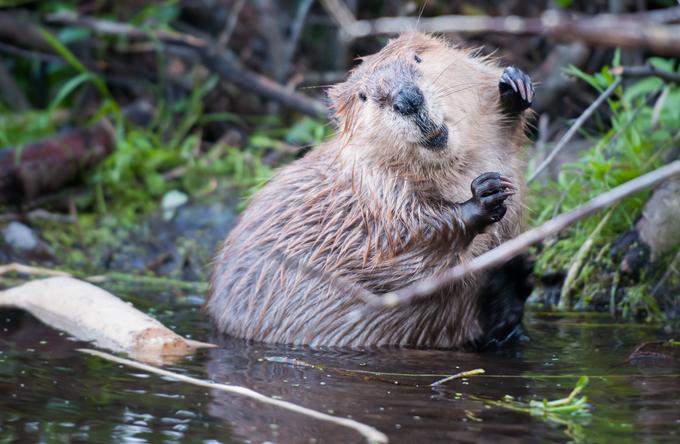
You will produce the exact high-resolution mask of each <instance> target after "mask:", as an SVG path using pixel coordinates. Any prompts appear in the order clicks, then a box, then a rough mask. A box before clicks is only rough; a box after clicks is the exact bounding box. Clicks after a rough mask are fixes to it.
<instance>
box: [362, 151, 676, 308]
mask: <svg viewBox="0 0 680 444" xmlns="http://www.w3.org/2000/svg"><path fill="white" fill-rule="evenodd" d="M677 174H680V160H676V161H674V162H672V163H670V164H668V165H666V166H663V167H661V168H659V169H657V170H655V171H652V172H649V173H647V174H644V175H642V176H640V177H637V178H635V179H633V180H631V181H628V182H626V183H624V184H622V185H619V186H618V187H616V188H613V189H611V190H609V191H607V192H605V193H602V194H600V195H599V196H597V197H595V198H593V199H592V200H590V201H589V202H588V203H586V204H584V205H582V206H580V207H578V208H576V209H575V210H573V211H570V212H568V213H564V214H562V215H560V216H558V217H556V218H554V219H551V220H549V221H547V222H545V223H544V224H543V225H541V226H539V227H536V228H533V229H531V230H529V231H526V232H524V233H522V234H520V235H519V236H517V237H516V238H514V239H511V240H509V241H507V242H505V243H503V244H501V245H499V246H498V247H496V248H494V249H493V250H490V251H487V252H486V253H484V254H481V255H479V256H477V257H476V258H474V259H472V260H471V261H469V262H465V263H462V264H459V265H457V266H455V267H453V268H449V269H448V270H446V271H444V272H443V273H441V274H440V275H438V276H434V277H432V278H429V279H423V280H421V281H418V282H414V283H413V284H411V285H408V286H406V287H404V288H402V289H399V290H396V291H394V292H391V293H387V294H385V295H382V296H372V295H366V294H365V295H363V296H362V299H363V300H364V301H365V302H366V303H367V307H366V308H365V309H369V310H370V309H373V308H377V307H396V306H398V305H402V304H406V303H409V302H411V301H413V300H415V299H417V298H423V297H427V296H429V295H431V294H432V293H434V292H435V291H437V290H439V289H440V288H442V287H444V286H446V285H448V284H450V283H452V282H454V281H457V280H459V279H461V278H463V277H464V276H467V275H469V274H471V273H477V272H481V271H484V270H488V269H489V268H491V267H494V266H497V265H501V264H502V263H504V262H506V261H508V260H509V259H512V258H513V257H515V256H517V255H519V254H521V253H523V252H525V251H526V250H527V249H528V248H529V247H530V246H531V245H534V244H536V243H538V242H540V241H542V240H543V239H545V238H547V237H549V236H554V235H556V234H557V233H559V232H560V231H562V230H564V229H565V228H567V227H568V226H570V225H572V224H574V223H576V222H578V221H579V220H581V219H583V218H585V217H587V216H589V215H591V214H593V213H594V212H596V211H598V210H601V209H603V208H606V207H608V206H610V205H612V204H614V203H615V202H618V201H619V200H621V199H623V198H625V197H627V196H629V195H631V194H634V193H637V192H638V191H640V190H643V189H645V188H648V187H651V186H654V185H656V184H658V183H660V182H662V181H664V180H665V179H668V178H669V177H672V176H675V175H677Z"/></svg>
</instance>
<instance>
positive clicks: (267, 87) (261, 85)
mask: <svg viewBox="0 0 680 444" xmlns="http://www.w3.org/2000/svg"><path fill="white" fill-rule="evenodd" d="M1 18H3V15H2V14H0V19H1ZM48 21H50V22H52V23H59V24H63V25H78V26H83V27H85V28H88V29H91V30H92V31H94V32H96V33H101V34H104V35H111V36H126V37H131V38H140V39H149V38H151V37H153V38H155V39H158V40H161V41H162V42H165V44H166V45H181V46H183V47H186V48H187V49H188V50H190V51H188V52H189V54H185V55H180V56H181V57H188V58H190V59H192V60H191V61H192V62H194V63H195V60H193V58H198V59H199V60H200V61H202V63H203V65H204V66H206V68H208V69H209V70H211V71H213V72H214V73H216V74H217V75H218V76H220V77H222V79H224V80H228V81H230V82H232V83H234V84H236V85H238V86H240V87H241V88H244V89H246V90H248V91H251V92H253V93H255V94H257V95H259V96H262V97H264V98H266V99H269V100H273V101H275V102H279V103H281V104H283V105H285V106H287V107H289V108H292V109H295V110H297V111H299V112H301V113H303V114H307V115H309V116H312V117H317V118H320V119H325V118H326V117H327V111H328V110H327V108H326V106H324V105H323V104H322V103H321V102H319V101H318V100H315V99H313V98H311V97H307V96H305V95H303V94H300V93H298V92H295V91H291V90H289V89H287V88H286V87H285V86H283V85H281V84H279V83H277V82H275V81H273V80H271V79H269V78H267V77H265V76H262V75H260V74H257V73H255V72H252V71H249V70H247V69H245V68H243V67H241V66H238V65H237V63H238V62H237V61H236V60H234V59H233V58H232V57H229V56H228V55H227V54H225V52H224V51H219V49H218V48H217V46H216V45H214V44H213V43H212V42H210V41H207V40H204V39H201V38H199V37H195V36H192V35H189V34H183V33H179V32H174V31H163V30H142V29H138V28H135V27H134V26H131V25H129V24H127V23H120V22H114V21H110V20H99V19H96V18H93V17H86V16H75V15H73V14H53V15H50V16H49V17H48ZM1 24H2V20H0V25H1ZM2 35H3V30H2V29H1V28H0V36H2ZM176 47H177V46H176ZM194 56H197V57H194Z"/></svg>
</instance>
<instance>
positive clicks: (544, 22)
mask: <svg viewBox="0 0 680 444" xmlns="http://www.w3.org/2000/svg"><path fill="white" fill-rule="evenodd" d="M322 3H323V5H324V7H325V8H326V10H327V11H328V13H329V14H330V15H331V17H332V18H333V20H334V21H335V22H336V23H337V24H338V26H339V27H340V29H341V30H342V31H343V33H344V35H345V36H346V38H348V39H357V38H361V37H366V36H369V35H380V34H399V33H401V32H404V31H410V30H415V29H417V30H419V31H423V32H435V33H437V32H456V33H465V34H488V33H498V34H511V35H522V34H541V35H545V36H549V37H552V38H555V39H557V40H561V41H580V42H584V43H588V44H590V45H604V46H617V47H624V48H645V49H648V50H650V51H652V52H655V53H658V54H663V55H670V56H677V55H680V25H669V24H667V23H671V22H674V21H677V20H680V7H672V8H666V9H659V10H654V11H646V12H639V13H633V14H597V15H585V14H566V13H560V12H557V11H555V10H548V11H545V12H544V13H543V14H541V16H540V17H518V16H507V17H492V16H484V15H479V16H468V15H442V16H439V17H431V18H425V17H383V18H378V19H374V20H356V18H355V17H354V16H353V15H352V13H351V12H350V11H349V8H347V6H346V5H345V4H344V3H343V2H342V0H323V1H322Z"/></svg>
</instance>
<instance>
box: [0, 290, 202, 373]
mask: <svg viewBox="0 0 680 444" xmlns="http://www.w3.org/2000/svg"><path fill="white" fill-rule="evenodd" d="M1 306H9V307H15V308H20V309H23V310H26V311H28V312H30V313H31V314H32V315H33V316H35V317H36V318H38V319H39V320H41V321H42V322H44V323H45V324H47V325H49V326H50V327H53V328H55V329H58V330H63V331H65V332H67V333H69V334H70V335H72V336H73V337H75V338H76V339H78V340H81V341H91V342H92V343H93V345H95V346H97V347H101V348H105V349H108V350H111V351H114V352H125V353H128V354H129V355H130V356H132V357H134V358H136V359H139V360H141V361H145V362H153V363H164V362H169V361H172V360H174V359H177V358H178V357H181V356H185V355H188V354H191V353H193V351H194V350H195V349H196V348H199V347H213V345H211V344H206V343H203V342H198V341H192V340H189V339H185V338H183V337H181V336H179V335H177V334H175V333H174V332H173V331H172V330H170V329H168V328H167V327H165V326H164V325H163V324H161V323H160V322H158V321H157V320H155V319H153V318H151V317H149V316H147V315H146V314H144V313H142V312H140V311H139V310H137V309H135V308H134V307H133V306H132V305H131V304H128V303H125V302H123V301H122V300H120V299H119V298H117V297H116V296H114V295H112V294H111V293H109V292H107V291H105V290H103V289H101V288H99V287H96V286H94V285H92V284H89V283H87V282H84V281H80V280H78V279H74V278H71V277H52V278H48V279H41V280H35V281H31V282H29V283H26V284H24V285H20V286H18V287H14V288H10V289H9V290H5V291H3V292H0V307H1Z"/></svg>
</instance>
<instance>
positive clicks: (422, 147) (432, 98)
mask: <svg viewBox="0 0 680 444" xmlns="http://www.w3.org/2000/svg"><path fill="white" fill-rule="evenodd" d="M500 74H501V70H500V68H498V67H496V66H495V65H494V64H493V63H490V62H488V61H487V60H486V59H483V58H478V57H476V56H475V55H474V54H473V53H472V52H471V51H466V50H462V49H458V48H455V47H453V46H451V45H449V44H448V43H447V42H446V41H444V40H442V39H439V38H436V37H433V36H430V35H427V34H423V33H408V34H404V35H402V36H400V37H399V38H396V39H394V40H391V41H390V42H389V43H388V44H387V45H386V46H385V47H384V48H383V49H382V50H381V51H380V52H378V53H377V54H374V55H371V56H368V57H363V59H362V63H361V64H360V65H359V66H358V67H357V68H355V69H354V70H353V71H352V72H351V73H350V75H349V78H348V79H347V80H346V81H345V82H344V83H341V84H338V85H335V86H333V87H332V88H331V90H330V92H329V96H330V98H331V101H332V105H333V108H334V111H335V113H336V117H337V122H338V126H339V132H340V135H341V137H343V138H344V140H345V142H346V146H350V147H351V148H350V149H351V150H354V151H357V150H366V151H367V152H365V153H363V154H362V155H368V156H373V155H375V157H378V158H381V159H382V160H383V161H384V160H388V161H389V162H390V163H392V164H394V163H395V162H397V163H400V164H403V163H404V162H414V161H418V160H425V161H435V162H436V161H442V160H447V159H452V158H460V157H461V154H462V153H463V152H465V151H467V150H470V149H474V145H475V144H476V143H478V142H481V140H482V139H486V140H487V142H488V141H491V140H492V139H493V136H494V134H493V133H495V132H498V129H499V128H498V127H499V123H500V122H501V120H502V119H503V114H502V113H501V112H500V108H499V93H498V79H499V77H500ZM371 150H373V151H375V152H370V151H371ZM427 163H431V162H427Z"/></svg>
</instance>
